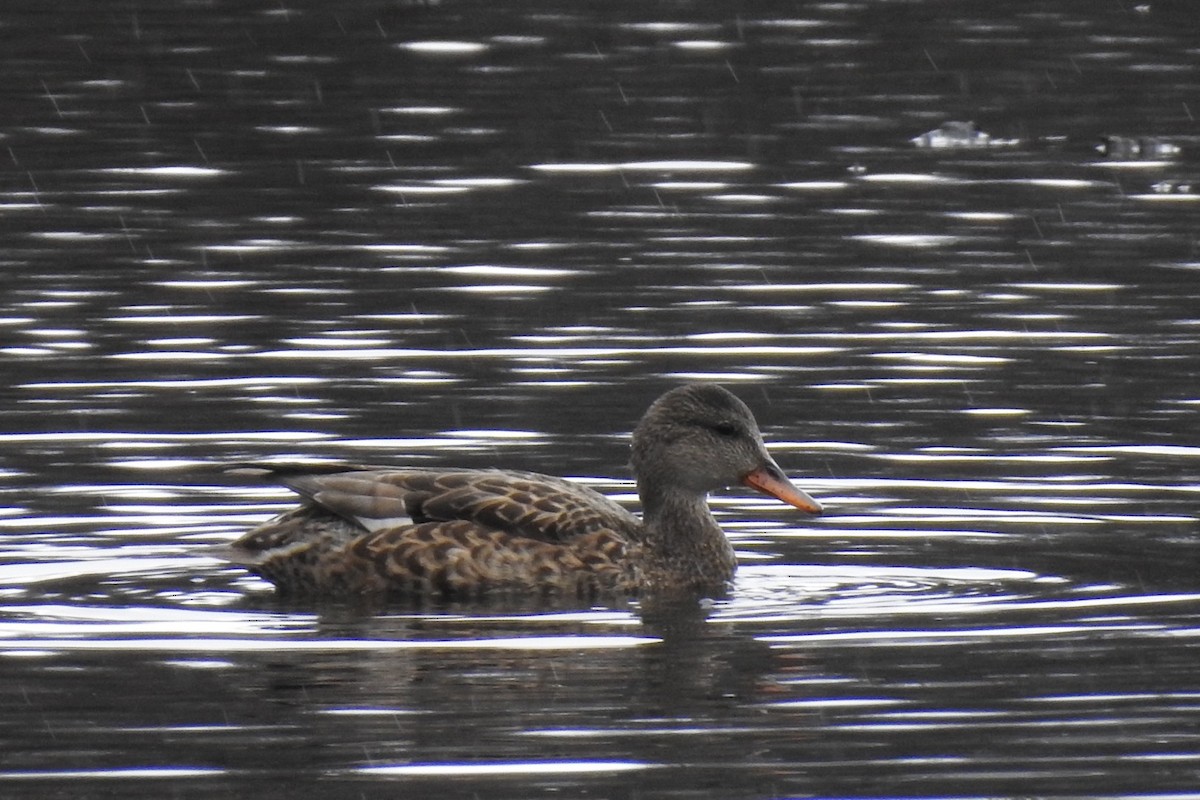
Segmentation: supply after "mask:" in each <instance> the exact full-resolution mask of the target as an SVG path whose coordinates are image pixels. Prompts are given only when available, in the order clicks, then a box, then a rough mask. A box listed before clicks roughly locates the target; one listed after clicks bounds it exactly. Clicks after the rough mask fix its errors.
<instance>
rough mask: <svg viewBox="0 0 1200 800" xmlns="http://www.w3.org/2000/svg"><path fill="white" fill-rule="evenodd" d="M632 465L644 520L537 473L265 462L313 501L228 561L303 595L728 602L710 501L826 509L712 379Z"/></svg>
mask: <svg viewBox="0 0 1200 800" xmlns="http://www.w3.org/2000/svg"><path fill="white" fill-rule="evenodd" d="M633 467H634V473H635V475H636V476H637V481H638V494H639V495H640V497H641V500H642V507H643V513H644V519H643V520H638V519H637V518H636V517H634V516H633V515H632V514H630V513H629V512H628V511H626V510H625V509H623V508H621V507H620V506H619V505H617V504H616V503H614V502H613V501H611V500H609V499H608V498H607V497H604V496H603V495H600V494H598V493H596V492H594V491H592V490H591V489H588V488H587V487H585V486H581V485H579V484H576V483H571V482H568V481H565V480H562V479H561V478H552V477H549V476H547V475H539V474H537V473H532V472H512V471H502V470H490V469H485V470H466V469H460V470H445V469H391V468H386V467H345V468H339V470H340V471H336V472H328V471H326V472H318V471H313V470H311V469H306V468H304V467H290V466H286V467H279V466H264V467H261V468H256V469H257V470H259V471H261V472H265V473H266V474H270V475H272V476H273V477H274V478H276V479H277V480H279V481H280V482H282V483H283V484H284V485H285V486H288V487H290V488H292V489H294V490H295V491H296V492H297V493H299V494H300V495H301V496H302V497H303V498H304V503H303V504H302V505H301V506H300V507H299V508H296V509H294V510H292V511H289V512H287V513H286V514H283V515H281V516H279V517H276V518H275V519H272V520H270V521H268V522H266V523H264V524H262V525H260V526H259V527H257V528H255V529H254V530H252V531H250V532H249V533H247V534H246V535H245V536H243V537H242V538H241V539H238V540H237V541H236V542H234V543H233V544H232V545H231V546H230V548H229V549H228V556H229V558H230V559H231V560H233V561H235V562H237V563H239V564H242V565H244V566H246V567H247V568H249V569H250V570H251V571H253V572H255V573H257V574H259V575H261V576H263V577H264V578H266V579H267V580H269V581H271V582H272V583H274V584H275V585H276V586H277V587H279V588H280V589H281V590H283V591H287V592H295V593H303V594H318V595H331V596H346V595H356V594H406V595H414V596H443V597H472V596H477V595H483V594H487V593H496V592H514V591H516V592H528V591H533V592H542V593H552V594H561V595H572V596H578V597H594V596H597V595H606V594H620V595H630V594H638V593H641V592H647V591H686V592H695V593H703V594H714V593H720V592H721V591H722V590H723V588H724V586H725V584H726V582H727V581H728V580H729V579H730V578H732V577H733V572H734V569H735V568H736V566H737V565H736V561H735V559H734V554H733V548H732V547H731V546H730V544H729V541H728V540H727V539H726V538H725V534H724V533H723V532H722V531H721V529H720V527H718V526H717V523H716V520H714V519H713V517H712V514H711V513H710V512H709V510H708V503H707V495H708V492H710V491H712V490H714V489H718V488H721V487H724V486H729V485H732V484H734V483H743V484H745V485H747V486H751V487H753V488H756V489H758V490H760V491H763V492H765V493H767V494H770V495H773V496H775V497H777V498H779V499H780V500H783V501H784V502H786V503H790V504H792V505H794V506H796V507H797V508H800V509H803V510H805V511H808V512H809V513H814V514H815V513H819V512H820V510H821V507H820V505H819V504H817V502H816V501H815V500H813V499H812V498H811V497H809V496H808V495H806V494H805V493H804V492H802V491H800V490H799V489H797V488H796V487H795V486H793V485H792V484H791V483H790V482H789V481H788V479H787V478H786V477H784V475H783V472H782V471H781V470H780V469H779V467H778V466H777V465H776V464H775V462H774V461H773V460H772V459H771V457H770V456H769V455H768V454H767V451H766V448H765V447H764V446H763V442H762V436H761V434H760V433H759V431H758V426H757V424H756V423H755V421H754V417H753V415H751V413H750V410H749V409H748V408H746V406H745V405H744V404H743V403H742V402H741V401H740V400H738V399H737V398H736V397H734V396H733V395H732V394H730V393H729V392H728V391H726V390H724V389H722V388H720V387H719V386H714V385H712V384H693V385H690V386H684V387H680V388H678V389H674V390H672V391H670V392H667V393H666V394H664V395H663V396H662V397H660V398H659V399H658V400H656V401H655V402H654V404H653V405H651V407H650V409H649V410H648V411H647V412H646V414H645V416H644V417H643V418H642V420H641V422H639V423H638V426H637V429H636V430H635V431H634V434H633Z"/></svg>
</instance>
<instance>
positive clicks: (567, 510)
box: [274, 468, 640, 544]
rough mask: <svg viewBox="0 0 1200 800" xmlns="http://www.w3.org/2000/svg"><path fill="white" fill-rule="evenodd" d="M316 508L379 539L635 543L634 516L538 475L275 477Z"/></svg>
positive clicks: (412, 472) (425, 472)
mask: <svg viewBox="0 0 1200 800" xmlns="http://www.w3.org/2000/svg"><path fill="white" fill-rule="evenodd" d="M274 472H275V475H276V477H277V479H278V480H279V481H280V482H281V483H283V484H284V485H285V486H288V487H289V488H291V489H293V490H294V491H296V492H297V493H299V494H300V495H302V496H304V497H305V498H307V499H308V500H309V502H311V503H313V504H315V505H317V506H320V507H321V508H324V509H327V510H329V511H331V512H333V513H334V514H336V515H338V516H339V517H341V518H343V519H345V520H347V521H350V522H353V523H356V524H357V525H361V526H362V527H363V528H365V529H366V530H367V531H371V532H376V531H382V530H385V529H389V528H395V527H402V526H408V525H413V524H423V523H433V522H456V521H462V522H465V523H469V524H471V525H474V526H477V527H479V528H480V529H483V530H489V531H500V532H503V533H506V534H508V535H510V536H520V537H525V538H529V539H534V540H537V541H541V542H547V543H551V544H565V543H568V542H571V541H573V540H576V539H579V538H581V537H586V536H590V535H593V534H597V533H600V532H608V533H610V534H613V533H615V534H617V535H619V536H622V537H629V538H636V536H637V531H638V530H639V529H640V524H639V523H638V521H637V519H636V518H635V517H633V515H631V514H630V513H629V512H628V511H626V510H625V509H623V508H621V506H619V505H617V504H616V503H614V502H613V501H611V500H609V499H608V498H607V497H604V496H603V495H601V494H599V493H597V492H594V491H592V490H591V489H589V488H587V487H586V486H582V485H579V484H576V483H571V482H569V481H565V480H562V479H561V478H553V477H550V476H548V475H539V474H537V473H531V472H510V471H503V470H434V469H378V468H360V469H351V470H348V471H343V472H334V473H326V474H303V473H298V472H294V471H286V470H282V471H281V470H274Z"/></svg>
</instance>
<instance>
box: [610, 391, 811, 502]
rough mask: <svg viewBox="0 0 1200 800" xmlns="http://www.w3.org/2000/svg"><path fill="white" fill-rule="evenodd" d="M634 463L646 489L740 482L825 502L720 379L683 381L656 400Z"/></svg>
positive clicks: (785, 496) (636, 439)
mask: <svg viewBox="0 0 1200 800" xmlns="http://www.w3.org/2000/svg"><path fill="white" fill-rule="evenodd" d="M632 463H633V471H634V474H635V475H636V476H637V479H638V485H639V487H640V488H641V489H643V491H644V490H645V489H646V488H647V487H655V488H656V490H658V491H663V490H666V489H668V488H673V489H677V490H683V491H686V492H689V493H693V494H697V495H705V494H707V493H708V492H711V491H713V490H714V489H720V488H723V487H726V486H732V485H734V484H739V483H740V484H743V485H745V486H749V487H751V488H753V489H757V490H758V491H760V492H763V493H764V494H769V495H771V496H772V497H775V498H778V499H779V500H782V501H783V502H785V503H788V504H789V505H793V506H795V507H796V508H799V509H801V510H802V511H807V512H808V513H810V514H819V513H821V504H820V503H818V502H817V501H816V500H814V499H813V498H811V497H809V496H808V495H807V494H806V493H805V492H803V491H801V490H800V489H798V488H797V487H796V486H794V485H793V484H792V482H791V481H790V480H788V478H787V476H786V475H784V474H783V470H781V469H780V468H779V465H778V464H776V463H775V460H774V459H773V458H771V456H770V454H769V453H767V448H766V446H765V445H764V444H763V440H762V434H761V433H760V432H759V430H758V423H757V422H755V421H754V415H753V414H751V413H750V409H749V408H747V407H746V404H745V403H743V402H742V401H741V400H739V399H738V398H737V397H735V396H734V395H733V394H731V393H730V392H729V391H727V390H725V389H723V388H721V387H720V386H717V385H715V384H711V383H694V384H689V385H687V386H681V387H679V388H677V389H672V390H671V391H669V392H667V393H666V394H664V395H663V396H661V397H659V398H658V399H657V400H655V401H654V403H653V404H652V405H651V406H650V408H649V410H648V411H646V414H645V415H644V416H643V417H642V419H641V421H640V422H639V423H638V425H637V428H636V429H635V430H634V432H633V460H632ZM645 500H646V498H645V497H643V501H645Z"/></svg>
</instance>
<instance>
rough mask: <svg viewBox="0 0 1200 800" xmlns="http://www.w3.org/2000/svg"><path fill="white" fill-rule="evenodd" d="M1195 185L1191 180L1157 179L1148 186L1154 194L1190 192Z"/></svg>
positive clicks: (1192, 191) (1193, 189)
mask: <svg viewBox="0 0 1200 800" xmlns="http://www.w3.org/2000/svg"><path fill="white" fill-rule="evenodd" d="M1195 188H1196V187H1195V186H1194V185H1193V184H1192V182H1191V181H1174V180H1166V181H1159V182H1158V183H1156V184H1154V185H1152V186H1151V187H1150V189H1151V191H1153V192H1154V193H1155V194H1192V193H1194V191H1195Z"/></svg>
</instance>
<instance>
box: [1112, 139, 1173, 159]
mask: <svg viewBox="0 0 1200 800" xmlns="http://www.w3.org/2000/svg"><path fill="white" fill-rule="evenodd" d="M1096 152H1098V153H1100V154H1101V155H1103V156H1104V157H1105V158H1111V159H1114V160H1117V161H1135V160H1148V161H1162V160H1164V159H1169V158H1176V157H1178V156H1179V154H1180V153H1181V152H1182V148H1180V146H1179V145H1177V144H1175V143H1174V142H1171V141H1168V140H1166V139H1163V138H1160V137H1158V136H1102V137H1100V141H1099V142H1098V143H1097V144H1096Z"/></svg>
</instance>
